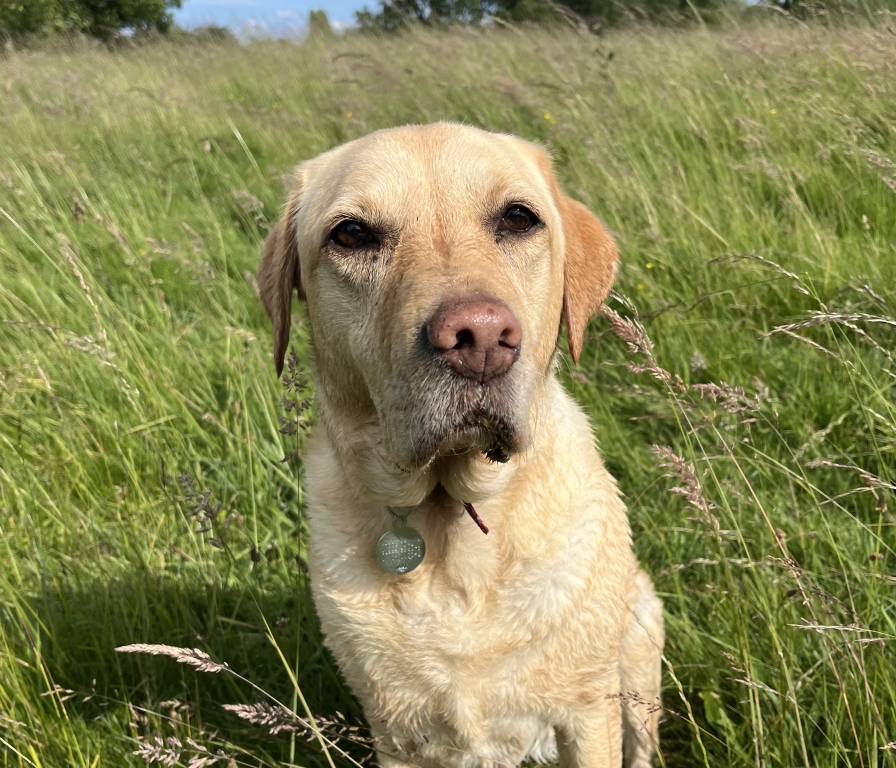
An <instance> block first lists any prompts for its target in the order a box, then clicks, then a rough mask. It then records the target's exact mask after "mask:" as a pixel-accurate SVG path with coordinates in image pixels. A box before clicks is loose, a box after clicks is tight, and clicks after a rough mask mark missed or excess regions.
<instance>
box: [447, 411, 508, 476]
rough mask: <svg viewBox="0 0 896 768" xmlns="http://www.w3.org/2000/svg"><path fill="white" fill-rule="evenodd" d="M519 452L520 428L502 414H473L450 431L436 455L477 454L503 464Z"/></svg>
mask: <svg viewBox="0 0 896 768" xmlns="http://www.w3.org/2000/svg"><path fill="white" fill-rule="evenodd" d="M518 450H519V436H518V431H517V429H516V426H515V425H514V424H512V423H511V422H510V421H509V420H508V419H507V418H506V417H504V416H503V415H501V414H496V413H490V412H488V411H484V410H473V411H471V412H470V413H468V414H466V415H464V416H463V417H462V418H461V420H460V421H459V422H458V423H457V425H456V426H454V427H453V428H451V429H449V431H448V432H447V434H446V435H445V436H444V438H443V439H442V441H441V443H440V444H439V445H438V447H437V448H436V450H435V452H434V456H444V455H451V454H458V453H468V452H472V451H477V452H479V453H481V454H482V455H483V456H485V457H486V458H487V459H488V460H489V461H494V462H499V463H501V464H503V463H505V462H507V461H509V460H510V457H511V456H512V455H513V454H514V453H516V452H517V451H518Z"/></svg>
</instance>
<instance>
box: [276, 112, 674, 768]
mask: <svg viewBox="0 0 896 768" xmlns="http://www.w3.org/2000/svg"><path fill="white" fill-rule="evenodd" d="M520 202H522V203H525V204H526V205H528V206H529V207H531V208H532V209H533V210H534V211H535V213H536V214H537V215H538V217H539V219H540V220H541V221H542V222H543V225H542V226H541V227H540V228H539V229H538V230H537V231H533V232H532V233H531V234H530V235H529V236H527V237H520V238H510V239H501V238H500V237H496V236H495V224H494V222H495V216H496V215H498V216H500V211H501V210H502V206H507V205H509V204H511V203H520ZM345 218H355V219H359V220H362V221H364V222H368V223H371V224H375V225H376V227H377V228H378V231H379V232H381V233H382V236H381V238H380V239H381V241H382V245H381V246H380V248H379V250H378V251H377V252H376V253H375V254H367V255H366V256H364V257H362V258H359V257H357V256H356V255H354V254H346V253H343V252H340V251H338V249H335V250H334V249H333V248H332V247H331V246H330V245H329V244H328V240H327V236H328V233H329V232H330V230H331V229H332V228H333V226H334V224H335V223H338V221H340V220H344V219H345ZM615 261H616V253H615V246H614V244H613V242H612V239H611V238H610V236H609V235H608V234H607V233H606V232H605V230H604V229H603V227H602V226H601V225H600V223H599V222H598V221H597V219H596V218H594V217H593V215H591V214H590V213H588V212H587V211H586V210H585V209H584V208H583V207H582V206H581V205H580V204H578V203H575V202H574V201H572V200H570V199H569V198H567V197H566V196H565V195H564V194H563V193H562V192H561V191H560V189H559V187H558V185H557V183H556V181H555V180H554V177H553V174H552V171H551V168H550V162H549V159H548V157H547V155H546V153H545V152H544V151H543V150H542V149H540V148H539V147H537V146H535V145H533V144H530V143H528V142H524V141H522V140H520V139H516V138H513V137H509V136H503V135H498V134H490V133H486V132H483V131H479V130H476V129H472V128H468V127H462V126H458V125H452V124H437V125H433V126H412V127H407V128H400V129H394V130H390V131H381V132H377V133H374V134H371V135H369V136H367V137H365V138H363V139H359V140H358V141H355V142H351V143H350V144H346V145H343V146H341V147H338V148H336V149H335V150H332V151H331V152H328V153H326V154H325V155H322V156H320V157H318V158H316V159H314V160H311V161H309V162H307V163H305V164H303V165H302V166H300V167H299V169H298V170H297V172H296V188H295V191H294V193H293V195H292V197H291V199H290V201H289V204H288V206H287V210H286V214H285V215H284V218H283V221H282V222H281V223H280V225H279V226H278V227H277V229H275V230H274V232H273V233H272V234H271V236H270V237H269V239H268V242H267V244H266V248H265V254H264V257H263V259H262V264H261V267H260V269H259V284H260V286H261V292H262V298H263V300H264V302H265V306H266V308H267V309H268V312H269V314H270V315H271V317H272V319H273V321H274V326H275V339H276V349H275V355H276V357H277V364H278V369H279V367H280V366H282V357H283V353H284V350H285V348H286V340H287V337H288V323H289V305H290V303H291V298H292V292H293V290H298V291H299V292H300V295H304V296H305V297H306V298H307V305H308V315H309V320H310V327H311V337H312V343H313V350H314V365H315V377H316V385H317V398H318V406H319V412H320V423H319V424H318V425H317V426H316V427H315V430H314V433H313V435H312V437H311V438H310V442H309V444H308V447H307V451H306V456H305V462H306V463H305V488H306V493H307V515H308V521H309V526H310V531H311V535H310V539H309V542H308V546H309V553H310V568H311V576H312V588H313V592H314V599H315V604H316V606H317V610H318V613H319V616H320V620H321V624H322V627H323V631H324V636H325V639H326V643H327V645H328V647H329V648H330V649H331V650H332V652H333V654H334V656H335V658H336V660H337V661H338V663H339V666H340V669H341V670H342V673H343V674H344V676H345V678H346V680H347V682H348V684H349V685H350V686H351V688H352V690H353V691H354V693H355V694H356V696H357V697H358V699H359V700H360V702H361V704H362V705H363V707H364V711H365V714H366V716H367V719H368V721H369V723H370V727H371V729H372V731H373V733H374V734H375V735H376V736H377V737H379V761H380V764H381V765H383V766H385V767H386V768H398V767H399V766H407V765H419V766H445V767H446V768H447V767H454V766H457V768H461V767H464V768H466V767H469V768H473V767H474V766H476V767H482V768H485V767H486V766H498V765H517V764H518V763H520V762H521V761H522V760H523V759H525V758H527V757H528V758H534V759H536V760H545V759H548V758H549V757H551V756H552V755H554V754H556V752H558V751H559V755H560V760H561V764H562V765H563V766H569V767H570V768H572V767H573V766H581V767H582V768H585V767H586V766H587V767H588V768H597V767H598V766H612V767H613V768H616V767H617V766H620V765H621V764H622V759H623V758H622V752H623V743H624V745H625V752H626V756H625V762H626V765H628V766H634V768H647V767H648V766H650V765H651V764H652V755H653V753H654V750H655V745H656V741H657V724H658V717H659V715H658V701H659V694H660V676H661V671H660V657H661V651H662V644H663V623H662V606H661V603H660V601H659V600H658V599H657V598H656V596H655V595H654V593H653V588H652V585H651V582H650V579H649V578H648V576H647V575H646V574H645V573H644V572H643V571H641V570H640V568H639V566H638V563H637V561H636V559H635V557H634V555H633V553H632V549H631V535H630V530H629V525H628V520H627V516H626V511H625V507H624V505H623V503H622V501H621V500H620V498H619V493H618V491H617V488H616V484H615V482H614V480H613V478H612V477H611V476H610V475H609V474H608V472H607V471H606V469H605V468H604V466H603V463H602V461H601V459H600V456H599V455H598V452H597V450H596V448H595V442H594V437H593V435H592V432H591V428H590V425H589V423H588V420H587V418H586V417H585V415H584V414H583V413H582V411H581V410H580V409H579V408H578V406H577V405H576V404H575V403H574V402H573V400H572V399H571V398H570V397H569V395H568V394H567V393H566V392H565V391H564V390H563V388H562V387H561V385H560V384H559V383H558V381H557V380H556V378H555V376H554V367H555V365H556V361H557V352H556V345H557V338H558V334H559V329H560V324H561V320H562V321H563V322H565V323H566V325H567V328H568V329H569V334H570V350H571V352H572V353H573V355H574V356H575V357H577V356H578V353H579V351H580V349H581V346H582V336H583V334H584V330H585V325H586V323H587V320H588V317H589V316H590V315H591V314H593V313H594V312H595V311H596V310H597V309H598V307H599V306H600V303H601V302H602V300H603V299H604V298H605V296H606V293H607V292H608V291H609V288H610V283H611V282H612V276H613V273H614V271H615ZM473 291H475V292H480V293H485V294H488V295H491V296H494V297H496V298H498V299H500V300H501V301H503V302H504V303H505V304H506V305H507V306H508V307H509V308H510V309H511V310H512V311H513V312H514V313H515V314H516V316H517V318H518V319H519V321H520V324H521V327H522V331H523V342H522V347H521V353H520V357H519V360H518V361H517V363H516V364H515V365H514V367H513V369H512V376H511V375H510V374H508V376H507V384H506V389H504V390H502V392H503V393H504V394H503V395H502V397H504V399H505V400H506V401H507V402H508V403H509V405H510V406H512V408H511V410H512V413H513V428H514V430H515V434H516V435H517V437H518V443H517V450H516V452H514V453H513V455H512V456H511V457H510V460H509V461H508V462H507V463H505V464H496V463H491V462H489V461H487V460H486V459H485V458H484V456H483V455H482V450H481V445H479V444H478V443H477V442H476V441H477V440H480V439H482V440H488V439H489V436H488V430H487V428H486V427H485V426H484V427H482V429H481V430H479V431H476V432H475V434H474V435H473V437H470V436H469V435H468V434H467V433H463V434H461V433H459V432H457V431H456V430H453V428H452V426H451V425H452V424H453V422H452V419H453V418H454V414H453V413H452V409H457V408H461V407H462V406H459V405H457V403H456V401H455V399H454V397H453V390H452V386H453V385H452V383H451V381H450V380H447V379H444V377H443V378H439V377H438V376H436V375H435V374H434V373H433V372H432V368H431V361H430V360H429V359H428V358H427V357H426V355H425V354H424V353H422V352H421V347H420V329H421V328H422V327H424V325H425V323H426V321H427V318H429V317H430V316H431V315H432V313H433V311H434V310H435V308H436V307H437V306H439V304H440V303H441V302H442V301H445V300H446V299H449V298H451V297H452V296H457V295H462V294H464V293H470V292H473ZM508 398H509V400H508ZM458 402H459V401H458ZM502 402H504V401H502ZM508 407H509V406H508ZM443 425H444V426H443ZM443 433H444V439H443V440H442V441H441V443H439V447H438V448H437V449H435V450H433V451H429V452H427V451H425V450H423V449H422V448H421V446H423V445H426V444H427V443H426V441H425V440H424V436H426V435H431V434H438V435H441V434H443ZM471 441H472V442H471ZM421 451H422V453H421ZM461 502H472V503H473V504H475V506H476V509H477V511H478V512H479V514H480V516H481V517H482V518H483V519H484V521H485V523H486V524H487V525H488V527H489V528H490V532H489V534H488V535H487V536H484V535H483V534H482V532H481V531H480V530H479V528H477V526H476V525H475V524H474V522H473V521H472V520H471V519H470V517H468V516H467V515H466V514H465V513H464V509H463V506H462V504H461ZM387 506H390V507H392V509H393V510H395V511H397V512H401V513H402V514H404V513H409V516H408V523H409V524H410V525H411V526H412V527H413V528H415V529H416V530H417V531H419V532H420V533H421V534H422V536H423V538H424V539H425V541H426V546H427V553H426V557H425V559H424V561H423V563H422V564H421V565H420V566H419V567H418V568H417V569H416V570H414V571H412V572H411V573H408V574H405V575H401V576H396V575H390V574H388V573H386V572H385V571H383V570H382V569H381V568H380V567H379V565H378V564H377V561H376V557H375V550H376V544H377V541H378V539H379V537H380V536H381V535H382V534H383V533H384V532H385V531H386V530H388V529H389V524H390V516H389V513H388V511H387V508H386V507H387ZM620 694H622V696H620Z"/></svg>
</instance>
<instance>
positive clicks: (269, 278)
mask: <svg viewBox="0 0 896 768" xmlns="http://www.w3.org/2000/svg"><path fill="white" fill-rule="evenodd" d="M298 209H299V193H298V191H297V192H295V193H294V194H293V196H292V199H291V200H290V203H289V205H288V206H287V208H286V212H285V213H284V214H283V217H282V218H281V219H280V221H278V222H277V225H276V226H275V227H274V228H273V229H272V230H271V233H270V234H269V235H268V236H267V239H266V240H265V241H264V248H263V249H262V255H261V264H259V266H258V292H259V293H260V294H261V301H262V303H263V304H264V308H265V310H266V311H267V313H268V317H270V318H271V322H272V323H273V325H274V365H275V366H276V367H277V375H278V376H279V375H280V374H281V373H282V371H283V358H284V357H285V355H286V347H287V346H288V345H289V325H290V317H291V314H292V292H293V290H295V291H297V292H298V294H299V298H300V299H304V298H305V292H304V291H303V290H302V280H301V275H300V273H299V247H298V237H297V233H296V213H297V212H298Z"/></svg>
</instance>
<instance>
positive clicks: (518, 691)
mask: <svg viewBox="0 0 896 768" xmlns="http://www.w3.org/2000/svg"><path fill="white" fill-rule="evenodd" d="M345 566H346V564H345V563H343V564H342V568H341V569H340V570H339V571H338V576H336V575H335V574H334V572H333V571H330V574H329V576H330V578H327V575H326V574H319V576H320V577H319V578H318V577H315V578H314V582H315V583H316V590H315V599H316V603H317V607H318V612H319V614H320V617H321V622H322V625H323V629H324V632H325V635H326V637H327V643H328V645H329V646H330V647H331V649H332V650H333V652H334V655H335V656H336V658H337V659H339V660H340V664H341V666H342V668H343V670H344V672H345V674H346V676H347V677H348V678H349V680H350V683H351V684H352V686H353V687H355V688H356V690H357V687H356V686H357V685H360V686H361V687H362V688H363V689H366V690H368V691H369V692H370V693H371V695H372V696H373V698H375V699H376V700H378V702H379V703H380V704H381V706H382V707H384V708H385V709H388V710H390V711H389V712H383V714H384V715H385V716H386V717H391V716H392V715H393V714H394V713H395V712H396V711H398V710H401V709H402V708H404V707H421V706H422V707H423V708H424V709H436V710H438V709H444V708H445V707H448V708H449V709H450V710H451V711H454V712H456V713H459V714H460V713H463V712H468V714H469V713H470V712H472V710H474V709H477V708H479V709H481V707H482V703H483V702H490V703H491V704H492V705H494V707H495V709H496V710H504V711H507V708H508V707H509V708H511V709H516V708H520V706H521V705H522V708H523V709H527V708H528V706H529V705H530V704H534V699H537V698H538V697H539V695H540V693H541V692H542V691H545V690H549V689H552V688H554V686H553V685H551V684H550V680H548V679H546V678H547V677H548V676H549V675H550V674H551V670H552V669H556V668H557V667H558V666H568V665H569V661H570V660H569V659H568V658H566V659H562V660H563V662H564V664H562V665H558V664H557V663H556V662H558V661H560V660H561V657H562V656H564V655H565V654H567V653H568V651H569V648H568V647H567V646H569V647H574V646H576V645H577V643H576V638H575V635H576V634H577V633H579V632H582V631H584V632H588V631H589V626H588V625H589V622H588V621H587V617H582V616H581V609H582V608H584V607H585V605H584V603H583V597H584V595H583V581H582V579H581V578H580V576H581V574H579V573H578V572H577V569H575V568H569V567H566V568H564V569H558V570H552V569H549V568H544V567H542V568H539V569H538V570H534V571H530V570H527V568H526V567H525V564H518V566H517V567H516V568H515V569H514V571H511V572H506V571H505V572H502V573H500V574H497V573H493V572H489V569H488V568H487V563H483V564H481V565H480V568H479V570H478V571H475V572H472V573H468V574H467V576H468V578H462V577H460V578H459V577H458V576H457V572H455V573H454V574H453V577H452V578H451V579H450V580H449V579H446V578H443V577H441V576H440V574H439V573H438V572H437V571H435V570H432V571H429V572H427V571H423V572H421V573H417V574H412V576H413V577H414V578H408V577H397V578H396V577H392V576H388V575H386V574H384V573H382V572H379V573H378V572H376V571H375V570H373V569H367V568H364V567H363V566H361V565H360V564H359V566H358V567H359V572H358V573H357V574H356V576H355V578H351V577H350V575H349V573H347V569H346V567H345ZM421 570H422V567H421ZM572 615H576V616H577V618H578V621H577V622H575V623H573V622H571V621H569V619H570V617H571V616H572ZM592 629H593V628H592ZM465 702H471V704H469V706H468V705H466V704H465ZM474 703H475V704H474ZM470 716H471V717H488V713H486V712H477V713H476V714H475V715H473V714H470Z"/></svg>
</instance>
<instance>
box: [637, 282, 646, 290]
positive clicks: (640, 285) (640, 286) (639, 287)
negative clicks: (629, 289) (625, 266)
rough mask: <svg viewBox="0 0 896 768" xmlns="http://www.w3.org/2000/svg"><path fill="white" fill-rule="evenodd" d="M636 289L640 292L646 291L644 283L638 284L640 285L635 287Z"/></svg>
mask: <svg viewBox="0 0 896 768" xmlns="http://www.w3.org/2000/svg"><path fill="white" fill-rule="evenodd" d="M635 288H637V289H638V290H639V291H643V290H644V283H638V284H637V285H636V286H635Z"/></svg>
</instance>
